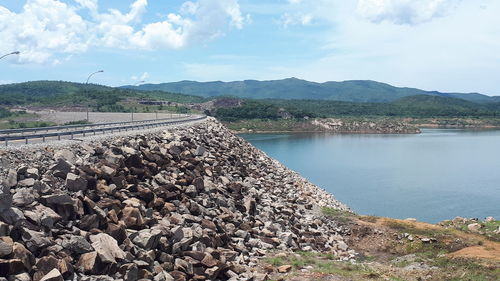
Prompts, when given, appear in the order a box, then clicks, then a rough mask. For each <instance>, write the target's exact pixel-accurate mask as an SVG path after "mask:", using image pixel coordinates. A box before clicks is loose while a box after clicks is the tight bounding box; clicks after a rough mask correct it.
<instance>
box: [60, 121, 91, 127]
mask: <svg viewBox="0 0 500 281" xmlns="http://www.w3.org/2000/svg"><path fill="white" fill-rule="evenodd" d="M88 124H92V123H91V122H89V121H87V120H77V121H70V122H66V123H64V125H66V126H71V125H88Z"/></svg>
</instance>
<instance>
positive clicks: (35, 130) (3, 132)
mask: <svg viewBox="0 0 500 281" xmlns="http://www.w3.org/2000/svg"><path fill="white" fill-rule="evenodd" d="M177 117H189V115H187V116H186V115H180V116H177ZM169 119H172V118H161V119H149V120H137V121H122V122H112V123H97V124H82V125H65V126H48V127H37V128H24V129H8V130H0V134H6V135H10V134H15V133H21V134H22V133H30V132H39V131H54V130H64V129H77V128H92V127H102V126H114V125H125V124H132V123H138V124H140V123H150V122H155V121H163V120H169Z"/></svg>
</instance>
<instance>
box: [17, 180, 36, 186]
mask: <svg viewBox="0 0 500 281" xmlns="http://www.w3.org/2000/svg"><path fill="white" fill-rule="evenodd" d="M35 182H36V180H35V179H33V178H27V179H24V180H22V181H19V182H18V183H17V185H18V186H24V187H31V186H34V185H35Z"/></svg>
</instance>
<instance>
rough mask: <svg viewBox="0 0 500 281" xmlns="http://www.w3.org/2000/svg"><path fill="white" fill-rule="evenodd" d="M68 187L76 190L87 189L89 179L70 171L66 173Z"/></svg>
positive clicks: (70, 189)
mask: <svg viewBox="0 0 500 281" xmlns="http://www.w3.org/2000/svg"><path fill="white" fill-rule="evenodd" d="M66 188H67V189H68V190H69V191H74V192H77V191H85V190H87V180H86V179H84V178H82V177H80V176H78V175H75V174H73V173H68V174H67V175H66Z"/></svg>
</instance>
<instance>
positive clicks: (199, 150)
mask: <svg viewBox="0 0 500 281" xmlns="http://www.w3.org/2000/svg"><path fill="white" fill-rule="evenodd" d="M206 151H207V149H206V148H205V147H203V146H201V145H200V146H198V147H196V151H195V153H194V155H195V156H203V155H204V154H205V152H206Z"/></svg>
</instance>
